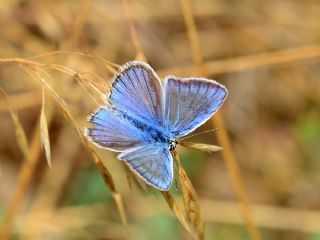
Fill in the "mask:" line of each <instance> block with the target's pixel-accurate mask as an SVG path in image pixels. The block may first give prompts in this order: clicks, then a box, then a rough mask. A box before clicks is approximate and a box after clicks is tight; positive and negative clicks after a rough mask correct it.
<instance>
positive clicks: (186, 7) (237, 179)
mask: <svg viewBox="0 0 320 240" xmlns="http://www.w3.org/2000/svg"><path fill="white" fill-rule="evenodd" d="M180 3H181V6H182V10H183V15H184V19H185V22H186V26H187V30H188V36H189V40H190V43H191V47H192V53H193V58H194V62H195V63H196V65H197V66H198V67H199V70H201V73H202V75H204V76H206V75H208V74H207V72H206V69H205V66H204V61H203V57H202V53H201V49H200V44H199V39H198V35H197V29H196V25H195V22H194V18H193V15H192V11H191V7H190V3H189V1H188V0H180ZM213 119H214V120H213V123H214V125H215V126H216V127H217V128H218V129H219V131H218V141H219V144H220V145H221V146H222V147H223V148H224V151H223V152H222V153H223V157H224V159H225V162H226V165H227V168H228V172H229V174H230V177H231V179H232V183H233V185H234V188H235V190H236V193H237V196H238V198H239V200H240V203H241V204H240V206H241V211H242V214H243V217H244V219H245V221H246V224H247V228H248V232H249V235H250V238H251V239H253V240H260V239H262V237H261V235H260V232H259V230H258V228H257V227H256V225H255V222H254V220H253V219H254V218H253V213H252V211H251V208H250V203H249V200H248V197H247V194H246V191H245V188H244V184H243V182H242V178H241V175H240V170H239V166H238V164H237V161H236V159H235V156H234V154H233V150H232V147H231V143H230V140H229V137H228V134H227V131H226V129H225V126H224V124H223V120H222V117H221V115H220V114H219V113H218V114H216V116H215V118H213Z"/></svg>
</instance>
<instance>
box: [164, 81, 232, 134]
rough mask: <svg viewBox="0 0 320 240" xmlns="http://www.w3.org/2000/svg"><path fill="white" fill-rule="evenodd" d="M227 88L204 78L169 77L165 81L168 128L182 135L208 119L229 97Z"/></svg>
mask: <svg viewBox="0 0 320 240" xmlns="http://www.w3.org/2000/svg"><path fill="white" fill-rule="evenodd" d="M227 94H228V92H227V89H226V88H225V87H224V86H222V85H220V84H219V83H217V82H216V81H213V80H208V79H204V78H175V77H167V78H166V79H165V83H164V95H165V110H164V122H165V123H164V125H165V131H167V132H171V133H172V135H173V137H174V138H179V137H182V136H184V135H187V134H188V133H190V132H192V131H193V130H194V129H196V128H197V127H199V126H200V125H202V124H203V123H204V122H206V121H207V120H208V119H209V118H210V117H211V116H212V115H213V114H214V113H215V112H216V111H217V110H218V109H219V107H220V106H221V104H222V103H223V101H224V100H225V98H226V97H227Z"/></svg>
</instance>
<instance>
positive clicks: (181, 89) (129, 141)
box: [85, 61, 228, 191]
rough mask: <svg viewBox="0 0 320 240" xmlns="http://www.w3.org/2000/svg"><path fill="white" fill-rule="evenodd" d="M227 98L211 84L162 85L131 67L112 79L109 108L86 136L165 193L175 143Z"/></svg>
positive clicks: (177, 81)
mask: <svg viewBox="0 0 320 240" xmlns="http://www.w3.org/2000/svg"><path fill="white" fill-rule="evenodd" d="M227 95H228V91H227V89H226V87H225V86H223V85H221V84H219V83H218V82H216V81H214V80H209V79H206V78H178V77H174V76H167V77H165V78H164V80H163V82H161V80H160V78H159V77H158V76H157V74H156V73H155V72H154V70H153V69H152V68H151V67H150V66H149V65H148V64H146V63H143V62H139V61H131V62H128V63H126V64H125V65H123V66H122V67H120V68H119V70H118V74H116V76H115V77H114V80H113V84H112V88H111V91H110V93H109V94H108V96H107V101H108V104H106V105H105V106H102V107H99V108H98V109H97V110H95V111H94V112H93V113H92V114H91V115H89V116H88V121H89V122H91V123H92V124H93V127H91V128H86V129H85V135H86V136H87V137H88V139H89V140H90V141H91V142H92V143H94V144H95V145H96V146H98V147H101V148H104V149H108V150H111V151H114V152H120V154H118V156H117V158H118V159H119V160H122V161H124V162H125V163H126V164H127V165H128V166H129V167H130V169H131V170H132V171H133V172H135V173H136V174H137V175H138V176H139V177H141V178H142V179H143V180H144V181H145V182H146V183H147V184H149V185H151V186H153V187H155V188H157V189H159V190H162V191H168V190H169V189H170V186H171V183H172V182H173V175H174V173H173V156H172V151H174V150H175V148H176V146H177V144H178V141H177V140H179V138H181V137H183V136H185V135H187V134H189V133H190V132H192V131H193V130H195V129H196V128H198V127H199V126H200V125H202V124H203V123H205V122H206V121H207V120H208V119H209V118H210V117H211V116H212V115H213V114H214V113H215V112H216V111H217V110H218V109H219V108H220V106H221V105H222V103H223V102H224V100H225V99H226V97H227Z"/></svg>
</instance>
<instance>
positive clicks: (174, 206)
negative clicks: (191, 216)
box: [161, 192, 193, 236]
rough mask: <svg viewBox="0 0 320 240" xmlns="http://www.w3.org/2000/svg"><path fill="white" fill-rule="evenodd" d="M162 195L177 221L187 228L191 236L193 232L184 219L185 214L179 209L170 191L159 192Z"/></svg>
mask: <svg viewBox="0 0 320 240" xmlns="http://www.w3.org/2000/svg"><path fill="white" fill-rule="evenodd" d="M161 193H162V195H163V197H164V198H165V200H166V202H167V204H168V206H169V207H170V209H171V211H172V212H173V213H174V214H175V215H176V217H177V218H178V220H179V222H180V223H181V224H182V226H183V227H184V228H185V229H186V230H187V232H188V233H189V234H190V235H191V236H192V234H193V232H192V230H191V228H190V225H189V223H188V221H187V219H186V216H185V214H184V213H183V212H182V211H181V209H180V207H179V205H178V203H177V201H176V200H175V199H174V198H173V196H172V195H171V193H170V192H161Z"/></svg>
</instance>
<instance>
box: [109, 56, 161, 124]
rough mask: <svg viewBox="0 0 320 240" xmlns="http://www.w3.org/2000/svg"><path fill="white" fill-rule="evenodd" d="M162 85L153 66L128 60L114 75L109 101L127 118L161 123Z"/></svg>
mask: <svg viewBox="0 0 320 240" xmlns="http://www.w3.org/2000/svg"><path fill="white" fill-rule="evenodd" d="M162 99H163V96H162V86H161V83H160V79H159V78H158V77H157V75H156V74H155V72H154V71H153V70H152V68H151V67H150V66H149V65H147V64H144V63H141V62H136V61H134V62H130V63H128V64H126V65H124V66H123V67H121V68H120V71H119V74H118V75H117V76H116V78H115V80H114V83H113V88H112V92H111V94H110V102H111V104H112V105H114V106H115V107H116V108H117V109H119V110H120V111H124V112H125V113H126V114H127V115H128V116H129V117H132V118H134V119H136V120H139V121H143V122H145V123H148V124H153V125H154V126H156V127H160V126H161V125H162V109H163V106H162V105H163V103H162Z"/></svg>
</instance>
